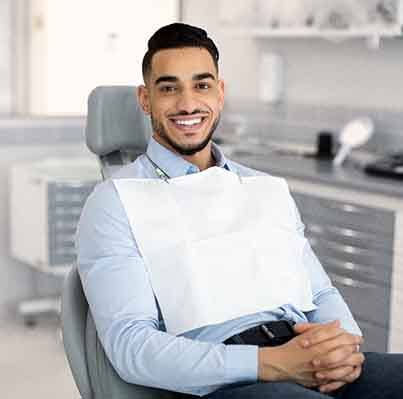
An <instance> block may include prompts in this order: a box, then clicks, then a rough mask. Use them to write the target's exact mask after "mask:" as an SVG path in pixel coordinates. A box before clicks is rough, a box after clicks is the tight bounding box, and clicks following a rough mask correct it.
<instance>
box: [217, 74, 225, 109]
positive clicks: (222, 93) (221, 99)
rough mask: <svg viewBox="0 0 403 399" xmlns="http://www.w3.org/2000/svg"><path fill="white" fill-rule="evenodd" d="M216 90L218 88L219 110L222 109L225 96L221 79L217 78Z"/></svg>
mask: <svg viewBox="0 0 403 399" xmlns="http://www.w3.org/2000/svg"><path fill="white" fill-rule="evenodd" d="M218 90H219V96H220V97H219V100H218V101H219V107H220V111H222V110H223V108H224V98H225V83H224V81H223V80H221V79H220V80H219V81H218Z"/></svg>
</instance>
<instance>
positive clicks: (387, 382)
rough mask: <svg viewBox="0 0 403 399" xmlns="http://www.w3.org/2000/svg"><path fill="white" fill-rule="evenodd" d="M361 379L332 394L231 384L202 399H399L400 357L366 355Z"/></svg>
mask: <svg viewBox="0 0 403 399" xmlns="http://www.w3.org/2000/svg"><path fill="white" fill-rule="evenodd" d="M365 357H366V359H365V362H364V365H363V370H362V374H361V376H360V378H358V379H357V380H356V381H354V382H353V383H351V384H348V385H345V386H344V387H342V388H341V389H339V390H338V391H335V392H332V393H331V394H324V393H320V392H318V391H316V390H313V389H309V388H305V387H303V386H302V385H298V384H295V383H292V382H266V383H265V382H258V383H252V384H242V383H240V384H232V385H228V386H226V387H224V388H222V389H219V390H218V391H215V392H214V393H212V394H210V395H207V396H205V398H207V399H271V398H273V399H294V398H295V399H320V398H322V399H326V398H327V399H329V398H330V397H334V398H337V399H359V398H365V399H401V398H402V397H403V373H402V370H403V354H400V353H399V354H386V353H374V352H370V353H365Z"/></svg>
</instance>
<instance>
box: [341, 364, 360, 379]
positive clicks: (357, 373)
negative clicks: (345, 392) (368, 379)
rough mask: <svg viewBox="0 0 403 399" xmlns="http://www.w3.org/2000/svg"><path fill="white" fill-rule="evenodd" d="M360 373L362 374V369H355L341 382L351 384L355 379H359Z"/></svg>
mask: <svg viewBox="0 0 403 399" xmlns="http://www.w3.org/2000/svg"><path fill="white" fill-rule="evenodd" d="M361 372H362V367H361V366H358V367H355V368H354V371H353V372H352V373H351V374H349V375H347V376H346V377H344V378H343V381H344V382H348V383H351V382H353V381H355V380H356V379H357V378H359V377H360V375H361Z"/></svg>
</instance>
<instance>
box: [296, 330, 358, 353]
mask: <svg viewBox="0 0 403 399" xmlns="http://www.w3.org/2000/svg"><path fill="white" fill-rule="evenodd" d="M359 342H361V337H359V336H356V335H352V334H349V333H347V332H343V333H342V334H340V335H338V336H336V337H333V338H331V339H328V340H326V341H324V342H321V343H319V344H316V345H313V346H309V348H311V349H312V350H313V351H314V352H316V353H317V355H318V357H320V355H321V354H325V353H328V352H331V351H333V350H336V349H337V348H339V347H342V346H348V347H349V348H350V352H351V353H353V352H357V351H358V348H357V345H359ZM303 344H304V343H301V345H303ZM304 348H305V349H307V347H304Z"/></svg>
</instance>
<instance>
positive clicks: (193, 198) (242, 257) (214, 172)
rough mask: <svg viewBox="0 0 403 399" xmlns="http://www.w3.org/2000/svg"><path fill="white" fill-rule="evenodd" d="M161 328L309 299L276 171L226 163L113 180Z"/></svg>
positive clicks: (299, 242) (297, 239) (184, 327)
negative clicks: (241, 170)
mask: <svg viewBox="0 0 403 399" xmlns="http://www.w3.org/2000/svg"><path fill="white" fill-rule="evenodd" d="M113 182H114V184H115V187H116V189H117V191H118V193H119V196H120V199H121V201H122V204H123V206H124V208H125V210H126V214H127V217H128V220H129V222H130V226H131V228H132V231H133V235H134V237H135V239H136V242H137V245H138V248H139V250H140V252H141V254H142V256H143V258H144V263H145V266H146V268H147V270H148V273H149V277H150V282H151V285H152V288H153V291H154V294H155V296H156V298H157V300H158V303H159V305H160V308H161V312H162V316H163V318H164V321H165V326H166V328H167V332H169V333H172V334H176V335H177V334H180V333H183V332H185V331H189V330H193V329H195V328H198V327H202V326H205V325H209V324H215V323H221V322H224V321H226V320H230V319H234V318H237V317H241V316H244V315H247V314H252V313H256V312H261V311H267V310H271V309H275V308H277V307H279V306H281V305H284V304H292V305H294V306H295V307H296V308H298V309H300V310H301V311H309V310H313V309H315V308H316V306H315V305H314V304H313V303H312V291H311V284H310V280H309V277H308V274H307V271H306V270H305V269H304V266H303V262H302V252H303V247H304V245H305V241H306V240H305V238H303V237H302V236H301V235H300V234H299V233H298V232H297V222H296V215H295V210H294V207H293V202H292V200H291V197H290V194H289V191H288V187H287V184H286V182H285V181H284V180H283V179H280V178H275V177H271V176H254V177H242V178H240V177H239V176H238V175H236V174H234V173H232V172H229V171H227V170H225V169H223V168H218V167H212V168H209V169H207V170H205V171H203V172H200V173H195V174H191V175H186V176H181V177H177V178H173V179H170V180H168V182H166V181H163V180H161V179H116V180H113Z"/></svg>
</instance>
